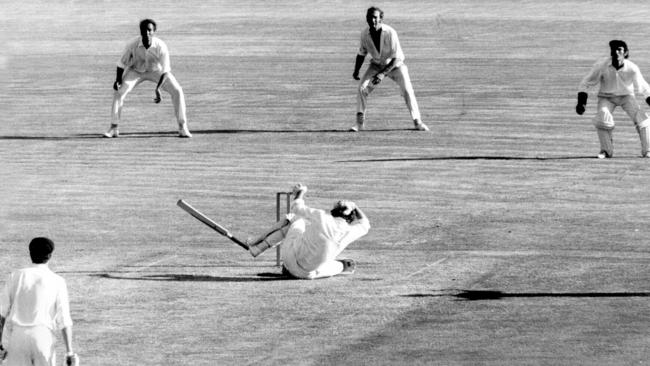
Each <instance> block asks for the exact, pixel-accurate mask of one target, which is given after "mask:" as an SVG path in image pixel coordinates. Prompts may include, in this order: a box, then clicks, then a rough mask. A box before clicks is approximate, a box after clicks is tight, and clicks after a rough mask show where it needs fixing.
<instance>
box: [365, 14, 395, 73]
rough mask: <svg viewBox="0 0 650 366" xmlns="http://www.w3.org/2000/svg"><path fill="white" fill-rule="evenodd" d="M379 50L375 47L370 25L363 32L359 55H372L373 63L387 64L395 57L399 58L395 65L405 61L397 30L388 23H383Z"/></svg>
mask: <svg viewBox="0 0 650 366" xmlns="http://www.w3.org/2000/svg"><path fill="white" fill-rule="evenodd" d="M379 46H380V47H379V51H378V50H377V47H375V43H374V42H373V41H372V36H371V35H370V27H366V29H364V30H363V31H362V32H361V45H360V46H359V55H360V56H366V55H368V54H369V55H370V57H371V60H370V62H372V63H373V64H376V65H380V66H386V65H388V64H389V63H390V62H391V61H392V60H393V59H397V63H396V64H395V66H396V67H397V66H400V65H401V64H402V63H403V62H404V52H402V46H400V44H399V38H397V32H396V31H395V29H393V28H391V27H390V26H388V25H386V24H382V25H381V36H380V38H379Z"/></svg>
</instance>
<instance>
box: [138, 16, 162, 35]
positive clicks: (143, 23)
mask: <svg viewBox="0 0 650 366" xmlns="http://www.w3.org/2000/svg"><path fill="white" fill-rule="evenodd" d="M149 24H153V30H154V31H156V30H158V24H156V22H155V21H154V20H153V19H149V18H147V19H142V20H141V21H140V32H142V31H143V30H144V29H147V26H148V25H149Z"/></svg>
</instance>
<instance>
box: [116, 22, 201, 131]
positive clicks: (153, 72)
mask: <svg viewBox="0 0 650 366" xmlns="http://www.w3.org/2000/svg"><path fill="white" fill-rule="evenodd" d="M157 27H158V26H157V24H156V22H155V21H153V20H152V19H144V20H142V21H141V22H140V36H139V37H136V38H134V39H133V40H131V41H130V42H129V43H128V44H127V45H126V47H125V49H124V52H123V53H122V57H121V58H120V59H119V61H118V62H117V71H116V76H115V83H113V89H114V90H115V92H114V94H113V106H112V108H111V127H110V128H109V129H108V131H106V132H105V133H104V135H103V136H104V137H109V138H110V137H118V136H119V135H120V133H119V130H118V126H119V123H120V119H121V117H122V107H123V105H124V99H125V98H126V96H127V95H128V94H129V93H130V92H131V90H133V88H135V87H136V86H137V85H139V84H140V83H142V82H143V81H151V82H154V83H157V84H156V89H155V97H154V102H155V103H160V101H161V100H162V97H161V95H160V89H162V90H164V91H166V92H167V93H169V95H171V97H172V103H173V104H174V112H175V114H176V121H177V122H178V136H179V137H192V134H190V131H189V130H188V128H187V117H186V115H185V94H183V88H181V86H180V84H179V83H178V81H176V78H175V77H174V75H173V74H172V72H171V63H170V61H169V50H168V48H167V45H166V44H165V42H163V41H162V40H161V39H160V38H158V37H155V33H156V30H157Z"/></svg>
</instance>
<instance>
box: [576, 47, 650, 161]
mask: <svg viewBox="0 0 650 366" xmlns="http://www.w3.org/2000/svg"><path fill="white" fill-rule="evenodd" d="M609 48H610V55H611V57H607V58H603V59H601V60H599V61H598V62H596V64H595V65H594V66H593V67H592V69H591V72H589V74H588V75H587V76H586V77H585V78H584V79H583V80H582V82H581V83H580V86H579V92H578V104H577V105H576V113H578V114H580V115H582V114H583V113H584V112H585V106H586V104H587V98H588V94H587V92H588V91H589V89H591V88H593V87H595V86H596V85H598V84H600V90H599V91H598V106H597V107H596V115H595V116H594V118H593V123H594V126H595V127H596V132H597V133H598V140H599V141H600V153H599V154H598V158H599V159H604V158H611V157H612V156H614V142H613V138H612V132H613V130H614V117H613V116H612V112H614V109H615V108H616V107H621V108H622V109H623V110H624V111H625V112H626V113H627V115H628V116H630V118H631V119H632V122H634V126H635V127H636V130H637V132H638V133H639V139H640V140H641V156H642V157H644V158H648V157H650V118H649V116H648V114H647V113H646V112H644V111H643V110H641V107H640V106H639V103H638V102H637V100H636V97H635V92H638V93H640V94H642V95H643V97H644V98H645V101H646V103H647V104H649V105H650V85H648V83H647V82H646V81H645V79H644V78H643V76H642V75H641V71H639V67H638V66H637V65H635V64H634V63H633V62H632V61H630V60H628V59H627V58H628V57H629V55H630V52H629V50H628V48H627V44H626V43H625V42H624V41H621V40H616V39H615V40H612V41H610V42H609Z"/></svg>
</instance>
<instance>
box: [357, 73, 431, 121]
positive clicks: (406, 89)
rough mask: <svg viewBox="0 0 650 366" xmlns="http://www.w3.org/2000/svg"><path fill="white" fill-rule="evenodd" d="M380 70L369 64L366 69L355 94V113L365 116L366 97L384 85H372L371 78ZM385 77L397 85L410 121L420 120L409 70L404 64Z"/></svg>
mask: <svg viewBox="0 0 650 366" xmlns="http://www.w3.org/2000/svg"><path fill="white" fill-rule="evenodd" d="M381 68H383V66H377V65H375V64H373V63H370V65H369V66H368V69H367V70H366V72H365V73H364V74H363V77H362V78H361V81H360V82H359V90H358V93H357V113H363V114H364V115H365V114H366V109H367V105H368V96H369V95H370V93H372V91H373V90H375V88H376V87H377V86H379V85H381V84H383V83H384V82H382V83H380V84H379V85H373V84H372V78H373V77H374V76H375V75H377V73H379V71H381ZM386 76H387V77H389V78H390V79H392V80H393V81H394V82H396V83H397V85H399V90H400V94H401V95H402V97H403V98H404V102H406V107H407V108H408V110H409V113H410V114H411V119H420V108H419V107H418V102H417V100H416V99H415V92H414V91H413V85H412V84H411V78H410V77H409V70H408V67H406V64H402V65H400V66H399V67H396V68H394V69H393V71H391V72H389V73H388V75H386Z"/></svg>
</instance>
